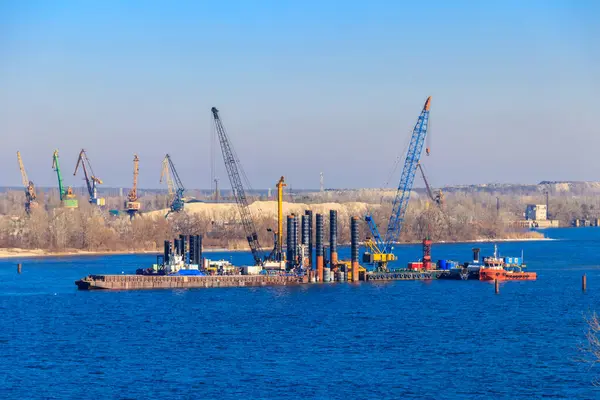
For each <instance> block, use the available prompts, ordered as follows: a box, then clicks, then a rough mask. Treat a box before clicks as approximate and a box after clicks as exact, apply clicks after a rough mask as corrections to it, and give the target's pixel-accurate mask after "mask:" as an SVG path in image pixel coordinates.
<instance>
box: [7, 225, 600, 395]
mask: <svg viewBox="0 0 600 400" xmlns="http://www.w3.org/2000/svg"><path fill="white" fill-rule="evenodd" d="M545 234H546V235H547V236H548V237H552V238H555V239H556V240H552V241H537V242H513V243H500V244H499V249H500V251H501V253H502V254H504V255H512V256H520V255H521V251H522V250H523V254H524V256H525V262H526V263H527V264H528V268H529V270H532V271H537V272H538V280H537V281H535V282H507V283H503V284H502V285H501V288H500V294H499V295H495V294H494V287H493V284H489V283H484V282H478V281H432V282H391V283H381V284H375V283H364V282H362V283H360V284H315V285H303V286H298V287H272V288H223V289H191V290H151V291H122V292H105V291H92V292H79V291H77V290H76V286H75V285H74V281H75V280H76V279H78V278H81V277H83V276H85V275H87V274H90V273H122V272H124V273H131V272H133V271H135V269H136V268H139V267H144V266H148V265H149V264H151V263H152V262H153V261H154V260H155V258H154V256H151V255H127V256H97V257H96V256H94V257H53V258H38V259H24V260H2V261H0V328H1V329H0V398H3V399H4V398H6V399H26V398H48V399H62V398H90V399H93V398H122V399H157V398H198V399H228V398H247V399H257V398H287V399H296V398H304V399H317V398H319V399H327V398H331V399H370V398H373V399H375V398H396V399H463V398H465V399H488V398H497V399H537V398H557V399H593V398H599V397H600V392H599V391H598V389H597V388H595V387H594V386H593V385H592V383H591V382H592V379H593V378H594V377H595V376H596V375H600V367H598V368H591V369H590V367H589V366H587V365H584V364H582V363H580V362H578V361H577V359H578V358H580V357H581V354H580V352H579V350H578V347H579V346H580V345H581V344H583V343H584V341H585V332H586V324H585V316H587V315H589V314H590V313H591V312H592V311H594V310H598V311H600V303H599V300H600V260H599V257H598V255H599V254H600V229H598V228H573V229H554V230H547V231H545ZM478 246H479V247H481V248H482V253H484V254H490V253H491V252H492V251H493V245H492V244H488V243H486V244H479V245H478ZM472 247H474V245H473V244H439V245H435V246H434V248H433V255H434V259H437V258H449V259H456V260H460V261H466V260H468V259H470V258H471V248H472ZM395 251H396V253H397V254H398V256H399V259H400V263H401V264H404V263H405V262H407V261H409V260H414V259H417V258H419V256H420V252H421V248H420V246H416V245H411V246H397V248H396V250H395ZM341 252H342V254H341V255H342V257H348V254H349V252H348V249H344V248H342V249H341ZM206 255H207V256H208V257H210V258H215V259H220V258H226V259H231V260H232V261H233V262H234V263H236V264H243V263H249V262H250V261H251V257H250V255H249V254H248V253H210V254H206ZM17 262H23V272H22V274H20V275H19V274H17V271H16V263H17ZM584 273H586V274H587V279H588V291H587V293H585V294H583V293H582V291H581V276H582V275H583V274H584Z"/></svg>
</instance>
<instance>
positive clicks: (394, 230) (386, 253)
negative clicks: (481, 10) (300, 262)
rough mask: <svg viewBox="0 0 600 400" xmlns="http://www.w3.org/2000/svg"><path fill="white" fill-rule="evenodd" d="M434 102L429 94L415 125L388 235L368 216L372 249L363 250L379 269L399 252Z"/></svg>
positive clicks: (382, 268) (385, 267)
mask: <svg viewBox="0 0 600 400" xmlns="http://www.w3.org/2000/svg"><path fill="white" fill-rule="evenodd" d="M430 104H431V97H428V98H427V101H425V105H424V106H423V110H422V111H421V114H420V115H419V119H418V120H417V123H416V124H415V126H414V128H413V132H412V136H411V139H410V144H409V146H408V151H407V153H406V158H405V161H404V168H403V170H402V175H401V177H400V183H399V184H398V190H397V191H396V196H395V198H394V202H393V205H392V213H391V215H390V219H389V221H388V226H387V230H386V233H385V237H384V238H382V237H381V235H380V233H379V229H378V228H377V224H376V223H375V221H374V219H373V216H372V215H371V214H370V213H367V215H366V216H365V221H366V222H367V224H368V226H369V230H370V231H371V235H372V237H370V238H367V240H366V242H365V244H366V245H367V247H368V248H369V250H370V251H368V252H365V253H364V254H363V262H365V263H367V264H370V265H373V266H374V267H375V269H376V270H378V271H387V269H388V268H387V265H388V263H389V262H391V261H395V260H396V256H395V255H394V254H393V253H392V250H393V245H394V243H396V242H397V241H398V239H399V238H400V232H401V230H402V223H403V222H404V216H405V215H406V210H407V208H408V201H409V199H410V192H411V191H412V187H413V183H414V180H415V173H416V171H417V166H418V165H419V160H420V159H421V154H422V153H423V145H424V144H425V137H426V135H427V127H428V122H429V107H430ZM428 153H429V152H428Z"/></svg>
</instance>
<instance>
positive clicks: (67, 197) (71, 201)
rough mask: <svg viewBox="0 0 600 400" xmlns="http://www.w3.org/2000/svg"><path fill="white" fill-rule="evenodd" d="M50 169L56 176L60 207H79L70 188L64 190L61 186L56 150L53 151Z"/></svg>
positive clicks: (61, 180)
mask: <svg viewBox="0 0 600 400" xmlns="http://www.w3.org/2000/svg"><path fill="white" fill-rule="evenodd" d="M52 169H54V171H55V172H56V176H57V177H58V193H59V196H60V201H61V204H62V206H63V207H65V208H77V207H78V206H79V202H78V201H77V198H76V197H75V194H74V193H73V189H72V188H71V186H69V187H67V188H66V189H65V187H64V186H63V179H62V174H61V173H60V165H59V164H58V150H54V154H53V155H52Z"/></svg>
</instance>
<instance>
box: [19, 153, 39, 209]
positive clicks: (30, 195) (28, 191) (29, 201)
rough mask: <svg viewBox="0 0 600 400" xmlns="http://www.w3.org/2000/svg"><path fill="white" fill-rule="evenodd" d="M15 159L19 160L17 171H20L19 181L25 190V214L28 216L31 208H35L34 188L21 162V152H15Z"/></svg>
mask: <svg viewBox="0 0 600 400" xmlns="http://www.w3.org/2000/svg"><path fill="white" fill-rule="evenodd" d="M17 159H18V160H19V169H20V170H21V181H22V182H23V187H24V188H25V212H27V214H29V213H30V212H31V208H32V207H36V206H37V196H36V194H35V186H34V185H33V182H32V181H30V180H29V178H28V177H27V172H25V166H24V165H23V160H22V159H21V152H19V151H17Z"/></svg>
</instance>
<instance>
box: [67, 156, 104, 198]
mask: <svg viewBox="0 0 600 400" xmlns="http://www.w3.org/2000/svg"><path fill="white" fill-rule="evenodd" d="M80 165H81V169H82V170H83V177H84V180H85V184H86V185H87V190H88V194H89V196H90V199H89V202H90V204H96V205H98V206H103V205H105V204H106V202H105V200H104V199H103V198H98V189H97V188H96V185H102V183H103V182H102V179H100V178H98V177H97V176H96V174H94V170H93V168H92V164H91V163H90V159H89V158H88V156H87V153H86V151H85V150H84V149H81V151H80V152H79V157H77V164H76V165H75V172H73V176H76V175H77V171H78V170H79V166H80Z"/></svg>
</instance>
